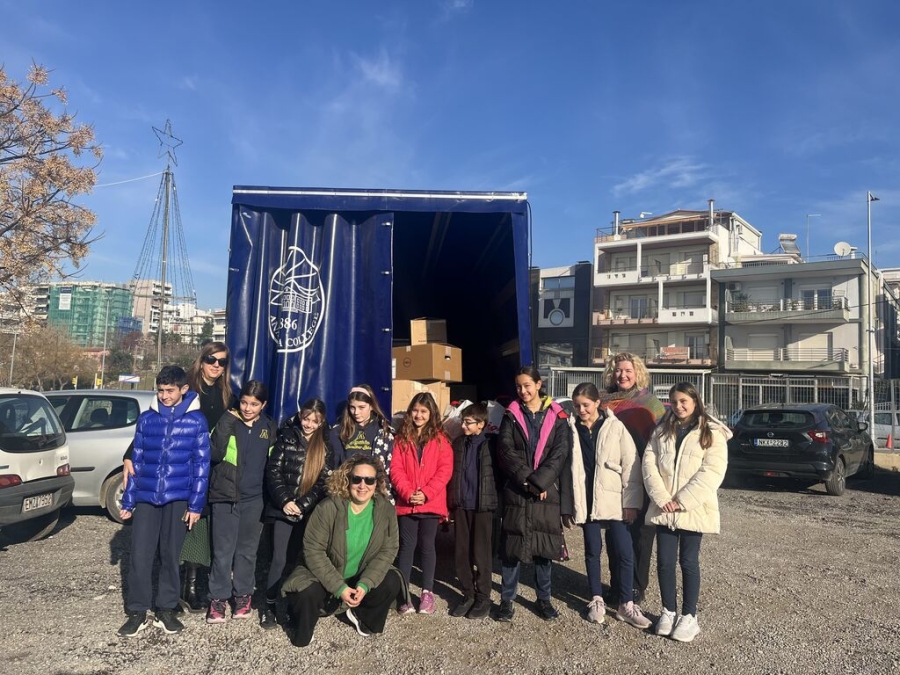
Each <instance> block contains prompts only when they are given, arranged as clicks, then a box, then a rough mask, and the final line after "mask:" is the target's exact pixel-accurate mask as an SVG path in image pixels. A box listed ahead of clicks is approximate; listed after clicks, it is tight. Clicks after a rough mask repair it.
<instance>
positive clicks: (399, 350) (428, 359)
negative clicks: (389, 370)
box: [392, 344, 462, 382]
mask: <svg viewBox="0 0 900 675" xmlns="http://www.w3.org/2000/svg"><path fill="white" fill-rule="evenodd" d="M392 356H393V357H394V360H395V362H396V363H395V368H394V377H395V378H397V379H398V380H418V381H419V382H427V381H428V380H441V381H442V382H462V350H461V349H459V347H451V346H450V345H436V344H427V345H411V346H409V347H394V349H393V353H392Z"/></svg>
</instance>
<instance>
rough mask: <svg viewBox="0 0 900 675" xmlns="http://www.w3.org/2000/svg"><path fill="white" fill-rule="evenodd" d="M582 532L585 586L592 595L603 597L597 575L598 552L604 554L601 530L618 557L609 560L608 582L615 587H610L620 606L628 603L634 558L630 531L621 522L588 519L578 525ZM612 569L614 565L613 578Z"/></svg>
mask: <svg viewBox="0 0 900 675" xmlns="http://www.w3.org/2000/svg"><path fill="white" fill-rule="evenodd" d="M581 529H582V532H583V533H584V566H585V569H586V570H587V578H588V587H589V589H590V593H591V595H592V596H594V595H602V594H603V584H602V583H601V581H600V579H601V575H600V560H601V555H600V554H601V552H602V551H603V530H604V529H606V536H607V539H609V540H610V541H612V542H613V546H615V549H616V552H617V554H618V555H616V556H615V558H614V560H612V561H610V579H611V580H615V581H616V582H617V584H618V588H613V591H614V592H615V593H616V597H617V598H618V599H619V603H620V604H621V603H626V602H631V600H632V594H633V592H634V589H633V587H632V583H631V580H632V577H633V575H634V571H633V570H634V556H633V552H632V546H631V530H630V529H629V527H628V525H626V524H625V523H623V522H622V521H621V520H591V521H589V522H587V523H585V524H584V525H582V526H581ZM612 566H616V568H617V569H616V574H615V576H613V571H612Z"/></svg>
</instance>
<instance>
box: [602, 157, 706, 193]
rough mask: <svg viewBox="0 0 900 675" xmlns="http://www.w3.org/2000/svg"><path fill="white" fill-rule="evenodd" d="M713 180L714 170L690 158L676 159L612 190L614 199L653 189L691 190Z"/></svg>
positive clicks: (632, 178)
mask: <svg viewBox="0 0 900 675" xmlns="http://www.w3.org/2000/svg"><path fill="white" fill-rule="evenodd" d="M710 178H712V168H711V167H710V166H709V165H707V164H703V163H700V162H696V161H694V160H693V159H691V158H690V157H676V158H674V159H670V160H668V161H667V162H665V163H664V164H662V165H660V166H656V167H653V168H651V169H646V170H644V171H641V172H639V173H636V174H634V175H633V176H631V177H629V178H626V179H625V180H624V181H621V182H620V183H617V184H616V185H614V186H613V188H612V193H613V196H614V197H622V196H625V195H632V194H637V193H640V192H644V191H646V190H649V189H651V188H653V189H658V188H667V189H679V190H683V189H685V188H690V187H693V186H695V185H698V184H699V183H701V182H704V181H707V180H709V179H710Z"/></svg>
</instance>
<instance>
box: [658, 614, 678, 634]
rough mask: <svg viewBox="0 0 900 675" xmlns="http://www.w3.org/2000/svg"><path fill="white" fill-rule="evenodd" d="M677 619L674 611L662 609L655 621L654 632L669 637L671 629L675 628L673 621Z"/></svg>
mask: <svg viewBox="0 0 900 675" xmlns="http://www.w3.org/2000/svg"><path fill="white" fill-rule="evenodd" d="M677 620H678V617H677V616H676V614H675V612H670V611H669V610H667V609H664V610H663V611H662V614H660V616H659V621H657V622H656V634H657V635H661V636H663V637H669V636H670V635H671V634H672V629H673V628H675V622H676V621H677Z"/></svg>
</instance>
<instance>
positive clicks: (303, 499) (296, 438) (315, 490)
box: [265, 415, 334, 521]
mask: <svg viewBox="0 0 900 675" xmlns="http://www.w3.org/2000/svg"><path fill="white" fill-rule="evenodd" d="M327 431H328V430H327V429H326V430H325V432H326V433H325V466H324V467H322V471H321V472H320V473H319V478H318V480H317V481H316V482H315V484H313V486H312V488H311V489H310V490H308V491H307V492H306V493H305V494H300V483H301V482H302V481H303V470H304V467H305V466H306V455H307V442H306V439H305V438H303V429H302V428H301V426H300V420H299V419H298V417H297V415H292V416H291V417H289V418H288V419H287V420H285V422H284V424H282V425H281V428H280V429H279V430H278V439H277V440H276V441H275V447H274V448H273V449H272V454H271V455H270V457H269V463H268V464H267V465H266V492H267V495H268V498H267V500H266V509H265V517H266V518H278V519H280V520H288V521H293V519H291V518H288V517H287V515H286V514H285V513H284V510H283V509H284V505H285V504H287V503H288V502H289V501H292V500H293V501H296V502H297V506H299V507H300V511H301V513H302V514H303V518H304V520H305V519H306V518H307V517H308V516H309V514H310V513H312V510H313V508H315V506H316V504H318V503H319V502H320V501H321V500H322V498H323V497H324V496H325V479H326V478H328V474H329V473H330V471H331V469H333V468H334V453H333V452H332V450H331V445H330V444H329V442H328V434H327Z"/></svg>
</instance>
